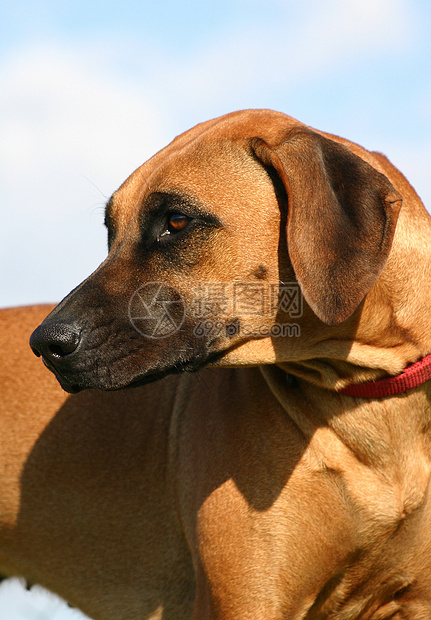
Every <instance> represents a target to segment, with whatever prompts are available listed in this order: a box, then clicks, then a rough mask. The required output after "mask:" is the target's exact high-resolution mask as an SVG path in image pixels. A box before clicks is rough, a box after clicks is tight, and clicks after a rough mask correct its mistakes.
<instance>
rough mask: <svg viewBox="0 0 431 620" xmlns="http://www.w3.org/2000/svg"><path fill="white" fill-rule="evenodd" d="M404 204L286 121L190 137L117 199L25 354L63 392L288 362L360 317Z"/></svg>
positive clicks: (248, 121)
mask: <svg viewBox="0 0 431 620" xmlns="http://www.w3.org/2000/svg"><path fill="white" fill-rule="evenodd" d="M364 153H365V151H364ZM400 206H401V197H400V195H399V194H398V193H397V192H396V191H395V190H394V188H393V187H392V185H391V184H390V182H389V181H388V179H387V178H386V177H385V176H384V175H382V174H380V173H379V172H378V171H377V170H376V169H375V168H373V167H372V166H371V165H369V164H368V163H367V162H366V161H365V160H364V159H362V158H361V157H359V156H358V155H356V154H354V152H353V151H352V150H351V148H349V147H348V146H346V145H345V144H343V143H342V142H341V141H340V142H338V141H335V140H332V139H329V138H327V137H325V136H323V135H322V134H320V133H317V132H314V131H311V130H310V129H308V128H307V127H305V126H303V125H301V124H300V123H298V122H297V121H294V120H293V119H291V118H290V117H287V116H285V115H283V114H278V113H274V112H269V111H264V110H260V111H246V112H239V113H234V114H231V115H228V116H226V117H222V118H221V119H216V120H214V121H209V122H208V123H204V124H202V125H198V126H197V127H195V128H194V129H192V130H190V131H188V132H186V133H185V134H183V135H181V136H179V137H178V138H176V139H175V140H174V141H173V142H172V143H171V144H170V145H169V146H167V147H166V148H165V149H163V150H162V151H161V152H159V153H158V154H157V155H155V156H154V157H153V158H152V159H150V160H149V161H148V162H147V163H145V164H144V165H143V166H141V167H140V168H139V169H138V170H137V171H135V172H134V173H133V174H132V175H131V176H130V177H129V178H128V179H127V180H126V181H125V183H124V184H123V185H122V186H121V187H120V188H119V190H118V191H116V192H115V193H114V195H113V196H112V198H111V199H110V200H109V202H108V204H107V207H106V225H107V228H108V238H109V254H108V257H107V259H106V260H105V261H104V262H103V263H102V265H100V267H99V268H98V269H97V270H96V271H95V272H94V273H93V274H92V275H91V276H90V277H89V278H88V279H87V280H85V281H84V282H83V283H82V284H81V285H80V286H78V287H77V288H76V289H75V290H73V291H72V292H71V293H70V294H69V295H68V296H67V297H66V298H65V299H64V300H63V301H62V302H61V303H60V304H59V305H58V306H57V308H55V310H54V311H53V312H52V313H51V314H50V315H49V316H48V317H47V318H46V320H45V321H44V322H43V323H42V325H40V326H39V327H38V328H37V329H36V330H35V332H34V333H33V335H32V337H31V346H32V348H33V350H34V352H35V353H36V354H38V355H41V356H43V359H44V361H45V363H46V365H47V366H48V367H49V368H50V369H51V370H52V371H53V372H55V373H56V375H57V377H58V379H59V381H60V383H61V385H62V386H63V387H64V389H66V390H69V391H77V390H79V389H83V388H87V387H96V388H103V389H116V388H120V387H123V386H126V385H130V384H136V383H142V382H147V381H151V380H155V379H158V378H160V377H162V376H164V375H165V374H167V373H172V372H181V371H184V370H192V371H194V370H197V369H198V368H200V367H202V366H204V365H208V364H219V365H222V364H255V363H272V362H274V361H282V360H280V355H282V356H284V357H285V358H286V356H287V358H289V350H292V351H296V353H295V354H293V353H292V356H293V357H295V355H296V356H297V355H298V354H297V351H298V344H297V343H296V344H294V343H293V340H294V339H293V338H290V341H289V336H292V335H296V336H297V335H300V334H301V337H304V338H305V339H307V337H308V336H307V334H310V333H311V332H312V331H313V330H314V331H316V330H317V331H318V330H319V329H321V328H322V327H323V325H324V324H325V325H337V324H339V323H341V322H344V321H346V320H347V319H349V317H352V315H353V314H354V313H355V311H356V310H357V311H358V312H359V311H360V310H359V309H358V307H359V306H360V304H361V302H362V300H363V299H364V297H365V295H366V294H367V293H368V291H369V290H370V289H371V287H372V286H373V285H374V283H375V282H376V280H377V279H378V277H379V275H380V273H381V271H382V269H383V267H384V265H385V263H386V260H387V257H388V254H389V250H390V247H391V243H392V238H393V235H394V230H395V225H396V220H397V215H398V211H399V208H400ZM304 300H305V301H304ZM277 339H278V340H277ZM296 340H299V339H296ZM281 341H282V342H283V343H284V344H283V346H280V342H281ZM289 342H290V344H289ZM280 351H282V352H283V353H282V354H281V353H280ZM242 352H243V353H242Z"/></svg>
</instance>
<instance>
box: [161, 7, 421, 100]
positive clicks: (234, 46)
mask: <svg viewBox="0 0 431 620" xmlns="http://www.w3.org/2000/svg"><path fill="white" fill-rule="evenodd" d="M274 1H275V2H276V3H277V4H280V8H281V9H282V17H281V18H280V20H279V21H278V22H277V23H274V24H271V26H269V27H268V26H266V27H265V26H260V25H258V24H256V25H255V26H254V27H253V28H250V27H247V28H241V27H240V28H235V29H234V30H232V31H231V32H229V31H226V32H225V33H224V34H223V35H222V36H220V37H219V38H218V39H216V40H213V41H212V44H211V45H209V46H208V48H207V49H205V50H202V53H201V54H199V56H198V57H197V58H189V59H188V62H187V64H186V65H185V64H184V59H183V58H181V57H179V58H177V59H176V60H175V59H172V61H173V62H171V63H165V64H164V66H163V67H161V71H160V75H159V80H158V88H159V89H163V86H164V85H166V84H168V85H169V86H170V87H171V88H172V87H173V89H174V92H176V93H179V96H180V98H184V99H186V100H187V101H188V103H189V104H190V105H192V106H194V107H202V106H205V105H208V104H209V103H212V104H213V103H214V102H221V101H223V100H225V99H226V97H232V96H233V95H234V94H235V93H238V92H241V93H242V92H247V91H248V92H250V91H253V90H254V89H256V88H257V87H259V88H268V87H274V86H277V85H281V84H284V85H285V86H287V87H290V88H292V89H293V88H298V87H299V86H302V85H304V83H307V82H309V81H310V80H311V79H313V77H314V76H316V75H318V74H319V73H321V72H326V73H327V72H329V71H334V70H335V69H336V68H337V67H340V66H343V65H345V64H346V63H349V62H352V58H359V57H361V58H362V59H364V58H365V59H367V60H368V59H370V58H372V57H373V56H374V55H375V54H376V52H380V53H382V52H388V53H391V54H392V55H394V54H400V53H401V51H402V49H403V48H405V47H406V46H408V45H409V44H410V42H411V41H412V37H413V31H414V16H413V11H412V10H411V7H410V6H409V4H408V3H407V2H405V0H330V1H328V2H325V3H322V2H320V0H308V1H306V2H304V3H302V4H301V10H298V8H297V7H296V6H295V8H294V9H293V7H292V3H291V2H283V3H281V2H279V0H274ZM244 4H247V3H246V2H245V3H244Z"/></svg>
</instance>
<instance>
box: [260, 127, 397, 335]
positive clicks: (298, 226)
mask: <svg viewBox="0 0 431 620" xmlns="http://www.w3.org/2000/svg"><path fill="white" fill-rule="evenodd" d="M251 147H252V150H253V152H254V153H255V155H256V156H257V157H258V159H259V160H260V161H261V162H262V163H263V164H264V165H266V166H271V167H273V168H274V169H275V170H276V172H277V174H278V176H279V177H280V179H281V181H282V182H283V185H284V187H285V189H286V193H287V197H288V215H287V247H288V252H289V256H290V260H291V262H292V266H293V269H294V271H295V274H296V277H297V280H298V282H299V285H300V287H301V290H302V292H303V295H304V297H305V299H306V301H307V302H308V304H309V306H310V307H311V308H312V310H313V311H314V312H315V314H316V315H317V316H318V317H319V318H320V319H321V320H322V321H323V322H324V323H327V324H328V325H335V324H337V323H340V322H341V321H344V320H345V319H347V318H348V317H349V316H350V315H351V314H352V313H353V312H354V310H355V309H356V308H357V307H358V305H359V304H360V302H361V301H362V299H363V298H364V297H365V295H366V294H367V293H368V291H369V290H370V289H371V287H372V286H373V284H374V283H375V282H376V280H377V278H378V277H379V275H380V273H381V271H382V269H383V267H384V266H385V263H386V260H387V257H388V255H389V250H390V248H391V244H392V239H393V236H394V232H395V226H396V222H397V218H398V213H399V210H400V208H401V203H402V198H401V196H400V194H399V193H398V192H397V191H395V189H394V188H393V186H392V185H391V183H390V182H389V181H388V179H387V178H386V177H385V176H384V175H383V174H381V173H380V172H378V171H377V170H375V169H374V168H373V167H372V166H370V165H369V164H368V163H366V162H365V161H364V160H363V159H361V158H360V157H358V156H357V155H355V154H354V153H353V152H352V151H351V150H350V149H349V148H347V147H346V146H343V145H342V144H339V143H338V142H335V141H333V140H329V139H328V138H325V137H324V136H321V135H320V134H318V133H315V132H313V131H310V130H307V129H305V128H304V129H298V130H295V131H294V132H291V133H290V134H289V136H288V137H287V139H286V140H285V141H283V143H282V144H280V145H278V146H276V147H270V146H269V145H268V144H267V143H266V142H264V141H263V140H262V139H260V138H253V139H252V141H251Z"/></svg>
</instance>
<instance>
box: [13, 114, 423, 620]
mask: <svg viewBox="0 0 431 620" xmlns="http://www.w3.org/2000/svg"><path fill="white" fill-rule="evenodd" d="M106 225H107V229H108V243H109V254H108V257H107V259H106V260H105V261H104V262H103V263H102V265H101V266H100V267H99V268H98V269H97V270H96V271H95V272H94V273H93V274H92V275H91V276H90V277H89V278H88V279H87V280H85V281H84V282H83V283H82V284H81V285H80V286H78V287H77V288H76V289H75V290H73V291H72V292H71V293H70V294H69V295H68V296H67V297H66V298H65V299H64V300H63V301H62V302H61V303H60V304H59V305H58V306H57V307H56V308H55V309H54V310H52V312H51V313H50V314H49V315H48V317H47V318H46V319H45V320H44V321H43V322H42V323H41V325H40V326H39V327H38V328H37V329H36V330H35V331H34V332H33V334H32V336H31V339H30V345H31V348H32V349H33V352H34V353H35V354H36V355H37V356H39V357H42V359H43V362H44V364H45V366H47V367H48V369H49V370H51V371H52V372H53V373H54V374H55V376H56V378H57V379H58V382H59V383H60V385H61V386H62V388H63V389H64V390H65V391H66V392H69V393H71V394H72V396H70V397H69V399H70V400H66V401H65V402H64V403H63V404H62V405H61V406H60V410H59V412H58V413H56V414H55V412H54V411H53V410H52V409H51V412H50V414H47V415H48V419H49V423H48V424H47V422H46V418H44V417H43V416H42V418H43V419H44V420H45V422H41V423H40V424H41V425H42V426H43V429H42V430H41V428H39V429H38V430H36V431H34V435H35V436H36V435H37V436H39V438H38V439H37V441H36V443H34V442H33V447H32V448H31V450H30V452H29V451H28V449H27V451H26V450H24V449H23V450H22V451H21V452H22V455H24V456H22V458H23V461H22V462H24V463H25V464H24V465H23V469H22V470H21V472H22V473H21V479H20V484H21V497H20V498H19V493H18V492H17V491H16V490H15V493H12V494H11V497H12V500H13V502H15V503H14V506H15V511H12V512H13V514H12V517H11V522H10V525H9V528H8V532H9V533H8V536H10V537H11V539H13V543H10V544H9V548H10V550H12V555H13V557H14V559H13V560H12V561H11V563H10V564H9V566H12V567H13V569H14V570H15V571H17V570H18V568H17V567H19V566H21V567H24V568H20V569H19V570H21V571H22V572H24V574H25V573H28V577H29V578H30V579H31V580H32V581H39V582H41V583H43V584H44V585H47V586H48V587H51V588H52V589H54V590H56V591H58V592H60V593H61V594H62V595H63V596H65V597H66V598H67V599H68V600H70V601H71V602H72V603H74V604H77V605H78V606H80V607H81V608H82V609H84V611H87V613H89V614H90V615H92V616H93V617H94V618H103V619H107V618H108V619H109V618H117V619H118V618H128V619H130V618H143V617H145V618H164V619H165V618H190V617H191V618H192V619H193V620H201V619H222V620H231V619H232V620H234V619H235V620H237V619H238V618H241V619H246V620H248V619H250V620H255V619H257V618H259V619H260V618H262V619H265V620H267V619H274V620H275V619H279V618H280V619H281V618H292V619H300V618H301V619H302V618H303V619H307V620H311V619H319V618H328V619H329V618H333V619H338V620H343V619H349V620H354V619H359V618H361V619H370V620H382V619H384V618H400V619H401V618H415V619H420V618H430V617H431V505H430V497H429V490H428V489H429V480H430V471H431V469H430V468H431V442H430V439H431V436H430V422H431V413H430V394H431V392H430V385H431V383H430V381H429V378H430V377H431V370H430V368H431V357H430V352H431V322H430V313H431V310H430V307H431V304H430V293H429V286H428V283H429V281H430V276H431V273H430V272H431V261H430V258H431V255H430V238H431V219H430V217H429V215H428V214H427V212H426V210H425V208H424V206H423V204H422V203H421V201H420V199H419V197H418V196H417V194H416V193H415V191H414V190H413V188H412V187H411V186H410V185H409V183H408V182H407V180H406V179H405V178H404V177H403V175H402V174H401V173H400V172H399V171H398V170H397V169H396V168H395V167H394V166H393V165H392V164H391V163H390V162H389V161H388V159H387V158H386V157H385V156H384V155H382V154H380V153H374V152H369V151H367V150H365V149H364V148H362V147H360V146H358V145H356V144H354V143H352V142H349V141H347V140H345V139H342V138H339V137H337V136H333V135H331V134H326V133H324V132H321V131H317V130H314V129H311V128H309V127H307V126H306V125H303V124H301V123H299V122H298V121H296V120H295V119H293V118H291V117H288V116H286V115H284V114H281V113H276V112H272V111H268V110H249V111H242V112H237V113H233V114H229V115H227V116H224V117H221V118H219V119H215V120H212V121H209V122H206V123H203V124H201V125H198V126H196V127H195V128H193V129H191V130H190V131H188V132H186V133H184V134H182V135H181V136H179V137H177V138H176V139H175V140H174V141H173V142H172V143H171V144H170V145H169V146H167V147H166V148H165V149H163V150H162V151H160V152H159V153H158V154H156V155H155V156H154V157H153V158H152V159H150V160H149V161H148V162H146V163H145V164H144V165H143V166H141V167H140V168H139V169H138V170H137V171H135V172H134V173H133V174H132V175H131V176H130V177H129V178H128V179H127V180H126V181H125V182H124V183H123V185H122V186H121V187H120V188H119V190H117V191H116V192H115V193H114V195H113V196H112V198H111V199H110V200H109V201H108V203H107V207H106ZM12 346H13V345H12ZM36 361H37V360H36ZM197 371H199V372H198V373H197V374H195V373H196V372H197ZM38 385H39V383H38ZM40 385H42V383H41V384H40ZM132 388H134V389H132ZM51 389H52V388H51ZM87 390H89V391H87ZM100 390H105V391H106V392H100ZM115 390H119V391H118V392H115ZM14 393H15V394H16V399H17V402H16V410H18V411H21V410H22V406H21V404H20V402H21V401H20V398H21V390H16V391H15V392H14ZM34 393H35V394H39V395H40V396H39V405H38V406H39V407H40V406H41V405H40V402H42V403H45V398H44V395H43V390H42V392H41V388H39V389H38V388H37V386H36V387H35V392H34ZM87 394H90V395H93V396H87ZM102 394H104V396H102ZM96 395H97V399H101V400H100V403H101V404H100V405H94V404H93V401H92V398H93V397H94V398H96ZM120 395H122V396H120ZM125 395H127V396H128V399H130V400H128V399H127V400H123V399H124V396H125ZM29 398H30V400H31V401H34V400H37V399H36V398H35V396H31V395H30V397H29ZM108 398H112V399H113V400H112V402H111V401H108ZM116 399H120V400H116ZM70 402H73V403H77V405H76V406H74V407H73V415H72V414H69V415H68V416H66V419H64V420H62V415H61V414H62V411H63V409H64V408H67V407H68V406H69V403H70ZM98 402H99V401H98ZM108 402H109V404H108ZM126 402H128V403H132V404H131V405H130V410H131V413H130V416H129V411H128V406H127V405H125V404H124V403H126ZM105 407H106V416H105V415H104V409H105ZM117 407H118V408H117ZM55 408H57V409H58V405H55V406H54V409H55ZM11 410H12V409H11ZM76 412H78V413H77V417H76V418H75V413H76ZM118 412H120V413H118ZM39 415H41V414H39ZM36 417H38V416H36ZM46 424H47V425H46ZM65 428H67V431H66V430H65ZM26 432H27V431H26ZM26 432H24V435H25V434H26ZM46 434H48V435H47V439H45V435H46ZM88 436H89V437H88ZM50 437H51V441H49V439H50ZM47 441H48V445H47V443H46V442H47ZM87 442H88V443H87ZM11 444H13V442H11ZM53 446H55V449H54V447H53ZM64 451H65V452H66V457H64V460H62V459H63V457H62V454H63V452H64ZM14 455H15V453H14V452H13V456H11V457H9V459H8V460H7V461H6V464H7V463H9V461H10V460H12V462H15V460H16V459H17V457H16V456H14ZM56 455H58V456H57V461H56V460H55V457H56ZM58 467H60V473H58V469H57V468H58ZM47 470H49V475H48V472H47ZM42 473H46V478H43V481H41V477H42ZM40 484H41V485H42V487H43V489H44V493H43V495H42V496H41V500H39V502H38V501H37V499H35V495H36V489H38V487H39V485H40ZM58 503H60V504H61V505H62V506H63V510H62V511H60V513H61V515H62V516H64V519H61V518H60V519H58V516H57V515H56V512H57V509H58V507H57V504H58ZM35 504H36V505H37V509H35V508H34V506H35ZM42 504H43V505H42ZM31 506H32V508H31V509H30V507H31ZM26 508H27V509H26ZM67 510H68V514H66V512H67ZM21 523H22V524H23V525H22V527H21ZM24 523H25V526H24ZM41 523H43V525H41ZM44 528H45V530H44ZM41 530H44V531H43V533H42V534H41ZM15 531H16V534H15V533H14V532H15ZM30 539H31V542H30ZM26 545H28V546H29V547H30V546H31V552H30V551H29V552H26V551H24V547H25V546H26ZM9 572H10V570H9Z"/></svg>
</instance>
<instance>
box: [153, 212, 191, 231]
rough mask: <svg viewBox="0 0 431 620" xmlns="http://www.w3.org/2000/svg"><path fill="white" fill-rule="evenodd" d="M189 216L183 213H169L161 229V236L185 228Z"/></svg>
mask: <svg viewBox="0 0 431 620" xmlns="http://www.w3.org/2000/svg"><path fill="white" fill-rule="evenodd" d="M190 220H191V218H190V217H187V215H184V214H183V213H176V212H175V213H170V214H169V215H168V217H167V218H166V223H165V226H164V229H163V232H162V234H161V235H160V236H161V237H165V236H166V235H175V234H177V233H179V232H181V231H182V230H184V229H185V228H187V226H188V224H189V222H190Z"/></svg>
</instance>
